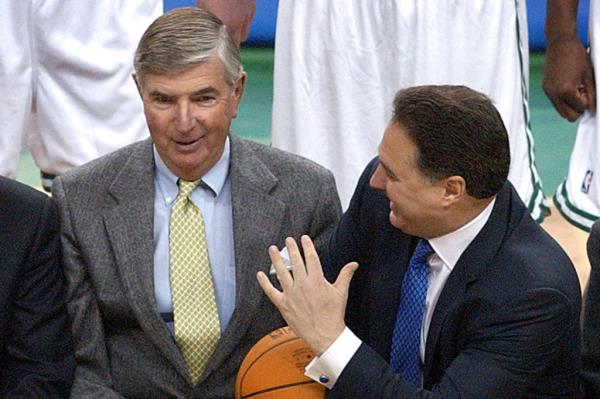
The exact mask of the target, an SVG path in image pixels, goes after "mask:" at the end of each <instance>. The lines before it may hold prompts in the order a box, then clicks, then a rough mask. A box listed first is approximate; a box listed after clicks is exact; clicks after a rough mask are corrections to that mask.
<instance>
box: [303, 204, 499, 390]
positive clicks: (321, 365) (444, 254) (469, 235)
mask: <svg viewBox="0 0 600 399" xmlns="http://www.w3.org/2000/svg"><path fill="white" fill-rule="evenodd" d="M495 202H496V199H495V198H494V199H493V200H492V202H490V203H489V204H488V206H487V207H486V208H485V209H484V210H483V211H482V212H481V213H480V214H479V215H477V216H476V217H475V218H474V219H473V220H471V221H470V222H469V223H467V224H465V225H464V226H462V227H460V228H459V229H458V230H455V231H452V232H450V233H448V234H445V235H443V236H440V237H436V238H432V239H430V240H429V244H430V245H431V247H432V248H433V250H434V251H435V252H434V253H433V254H432V255H431V256H430V257H429V258H428V259H427V263H428V264H429V273H428V274H427V296H426V298H425V313H424V315H423V323H422V325H421V343H420V346H419V356H420V358H421V362H423V361H424V359H425V344H426V339H427V332H428V331H429V325H430V324H431V317H432V316H433V311H434V310H435V306H436V305H437V301H438V299H439V298H440V294H441V293H442V290H443V289H444V285H446V281H447V280H448V277H449V276H450V273H451V272H452V270H453V269H454V266H455V265H456V262H458V259H459V258H460V256H461V255H462V253H463V252H464V251H465V249H467V247H468V246H469V244H470V243H471V241H473V239H474V238H475V237H476V236H477V234H479V232H480V231H481V229H482V228H483V226H484V225H485V224H486V222H487V221H488V219H489V218H490V215H491V213H492V209H493V208H494V203H495ZM361 343H362V341H361V340H360V339H359V338H358V337H357V336H356V335H354V333H353V332H352V331H351V330H350V329H349V328H348V327H346V328H345V329H344V331H343V332H342V333H341V334H340V335H339V337H338V338H337V339H336V340H335V341H334V342H333V343H332V344H331V346H330V347H329V348H327V350H326V351H325V352H324V353H323V354H322V355H321V356H319V357H316V358H314V359H313V360H312V361H311V362H310V363H309V364H308V365H307V366H306V369H305V374H306V376H307V377H309V378H311V379H313V380H315V381H317V382H319V383H320V384H322V385H324V386H326V387H327V388H329V389H331V388H333V386H334V385H335V383H336V381H337V379H338V377H339V376H340V374H341V373H342V371H343V370H344V368H345V367H346V365H347V364H348V363H349V362H350V360H351V359H352V357H353V356H354V354H355V353H356V351H357V350H358V348H359V347H360V345H361Z"/></svg>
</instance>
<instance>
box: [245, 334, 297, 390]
mask: <svg viewBox="0 0 600 399" xmlns="http://www.w3.org/2000/svg"><path fill="white" fill-rule="evenodd" d="M299 339H300V338H299V337H293V338H290V339H286V340H285V341H282V342H279V343H278V344H277V345H274V346H272V347H270V348H269V350H268V351H266V352H263V353H261V354H260V355H259V356H257V358H256V359H254V360H253V361H252V362H251V363H250V364H249V365H248V367H246V371H245V372H244V374H242V377H241V378H240V386H239V388H240V397H241V398H248V397H249V396H242V392H241V391H242V386H243V385H244V378H246V374H248V372H249V371H250V369H251V368H252V365H253V364H254V363H256V362H257V361H258V360H259V359H260V358H261V357H263V356H264V355H266V354H267V353H269V352H270V351H271V350H273V349H274V348H277V347H278V346H281V345H283V344H287V343H288V342H292V341H296V340H299ZM260 392H266V391H260ZM255 394H256V393H252V394H251V395H255Z"/></svg>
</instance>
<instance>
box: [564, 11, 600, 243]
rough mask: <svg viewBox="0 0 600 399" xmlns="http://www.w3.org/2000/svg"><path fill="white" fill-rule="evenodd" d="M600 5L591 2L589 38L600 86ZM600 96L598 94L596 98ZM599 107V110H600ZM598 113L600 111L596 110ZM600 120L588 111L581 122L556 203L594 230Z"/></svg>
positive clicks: (599, 209) (599, 203)
mask: <svg viewBox="0 0 600 399" xmlns="http://www.w3.org/2000/svg"><path fill="white" fill-rule="evenodd" d="M599 6H600V5H599V4H598V2H597V1H596V0H592V1H591V2H590V22H589V36H590V42H591V49H592V52H591V56H592V63H593V64H594V66H595V68H594V75H595V79H596V87H598V82H600V70H599V69H598V66H599V65H600V51H598V49H597V48H595V47H594V46H596V45H597V43H600V36H599V35H600V7H599ZM598 95H600V93H597V95H596V96H598ZM596 108H597V107H596ZM596 112H597V111H596ZM598 134H600V119H598V115H597V113H596V114H595V115H592V114H591V113H590V112H588V111H586V112H585V113H584V114H583V116H582V117H581V119H580V121H579V126H578V127H577V136H576V138H575V144H574V146H573V152H572V153H571V160H570V161H569V173H568V175H567V178H566V179H565V180H564V181H563V182H562V183H561V184H560V185H559V186H558V189H557V190H556V194H555V195H554V203H555V204H556V207H557V208H558V209H559V210H560V212H561V213H562V214H563V216H565V218H566V219H567V220H569V221H570V222H571V223H572V224H574V225H575V226H577V227H580V228H582V229H584V230H586V231H590V229H591V227H592V224H593V223H594V221H595V220H596V219H598V217H600V187H598V179H600V138H599V137H598Z"/></svg>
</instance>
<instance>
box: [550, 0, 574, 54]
mask: <svg viewBox="0 0 600 399" xmlns="http://www.w3.org/2000/svg"><path fill="white" fill-rule="evenodd" d="M578 4H579V0H548V3H547V10H546V26H545V29H544V31H545V33H546V41H547V43H548V45H552V44H553V42H555V41H557V40H564V39H573V38H577V6H578Z"/></svg>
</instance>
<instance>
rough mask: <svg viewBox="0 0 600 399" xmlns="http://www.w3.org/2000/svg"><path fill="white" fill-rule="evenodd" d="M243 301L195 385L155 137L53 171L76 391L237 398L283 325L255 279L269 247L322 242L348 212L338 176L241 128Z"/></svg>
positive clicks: (238, 183) (238, 236) (236, 195)
mask: <svg viewBox="0 0 600 399" xmlns="http://www.w3.org/2000/svg"><path fill="white" fill-rule="evenodd" d="M230 138H231V163H230V171H229V173H230V174H229V177H230V179H231V190H232V203H233V225H234V232H233V234H234V241H235V261H236V279H237V294H236V308H235V310H234V313H233V315H232V318H231V321H230V323H229V325H228V326H227V328H226V330H225V331H224V332H223V334H222V337H221V339H220V341H219V343H218V345H217V348H216V350H215V352H214V354H213V355H212V357H211V358H210V359H209V361H208V364H207V366H206V370H205V372H204V375H203V376H202V377H201V380H200V382H199V383H198V384H197V385H196V387H194V386H192V384H191V381H190V379H189V376H188V373H187V369H186V366H185V363H184V360H183V358H182V356H181V354H180V352H179V350H178V349H177V346H176V345H175V342H174V339H173V337H172V335H171V334H170V332H169V330H168V329H167V327H166V325H165V323H164V322H163V320H162V319H161V318H160V315H159V314H158V312H157V307H156V302H155V297H154V287H153V276H152V274H153V234H152V232H153V204H154V181H153V178H154V163H153V154H152V142H151V141H150V140H145V141H142V142H139V143H135V144H133V145H130V146H128V147H125V148H123V149H121V150H119V151H116V152H114V153H112V154H109V155H107V156H105V157H102V158H100V159H98V160H96V161H93V162H91V163H89V164H87V165H84V166H82V167H80V168H77V169H76V170H74V171H72V172H70V173H67V174H65V175H63V176H61V177H58V178H57V179H55V181H54V186H53V193H54V197H55V198H56V200H57V203H58V205H59V210H60V216H61V220H62V228H61V229H62V231H61V240H62V247H63V253H64V258H65V260H64V261H65V273H66V277H67V283H68V310H69V314H70V316H71V319H72V328H73V333H74V337H75V345H76V360H77V369H76V375H75V383H74V386H73V391H72V394H71V397H72V398H92V397H93V398H96V397H101V398H121V397H127V398H190V397H198V398H232V397H233V385H234V380H235V376H236V373H237V370H238V367H239V365H240V363H241V361H242V359H243V358H244V356H245V355H246V353H247V352H248V350H249V349H250V348H251V347H252V345H254V343H256V341H258V340H259V339H260V338H261V337H262V336H264V335H265V334H267V333H268V332H270V331H271V330H273V329H275V328H277V327H280V326H282V325H284V324H285V323H284V321H283V319H282V318H281V317H280V315H279V313H278V312H277V310H276V309H275V308H274V307H273V306H272V305H271V304H270V302H269V300H268V299H267V298H266V297H265V296H264V295H263V294H262V291H261V289H260V287H259V286H258V283H257V282H256V277H255V275H256V272H257V271H258V270H263V271H267V270H268V268H269V267H270V264H271V262H270V261H269V258H268V254H267V247H268V246H269V245H271V244H277V245H278V246H280V247H281V246H282V245H283V239H284V238H285V237H287V236H292V237H296V238H298V237H299V236H300V235H301V234H308V235H310V236H311V237H313V238H314V239H315V240H316V244H317V246H319V247H321V246H323V245H324V244H325V241H326V240H327V238H328V237H329V235H330V233H331V231H332V229H333V227H334V225H335V223H336V221H337V219H338V218H339V215H340V205H339V200H338V197H337V192H336V189H335V183H334V180H333V176H332V175H331V173H330V172H328V171H327V170H325V169H324V168H322V167H320V166H318V165H316V164H314V163H312V162H310V161H308V160H305V159H303V158H300V157H297V156H294V155H290V154H287V153H284V152H282V151H279V150H276V149H272V148H269V147H266V146H264V145H260V144H257V143H253V142H250V141H245V140H242V139H239V138H236V137H235V136H231V137H230Z"/></svg>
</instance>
